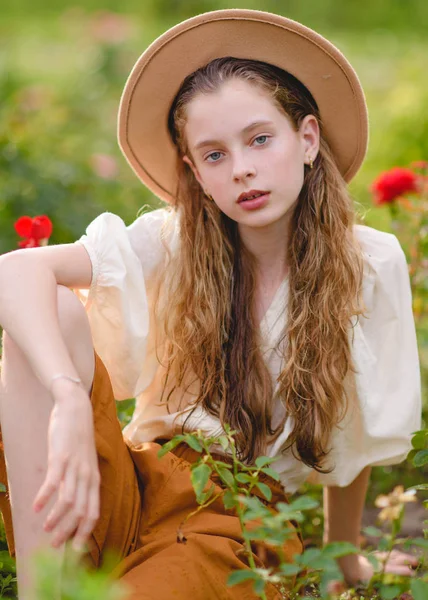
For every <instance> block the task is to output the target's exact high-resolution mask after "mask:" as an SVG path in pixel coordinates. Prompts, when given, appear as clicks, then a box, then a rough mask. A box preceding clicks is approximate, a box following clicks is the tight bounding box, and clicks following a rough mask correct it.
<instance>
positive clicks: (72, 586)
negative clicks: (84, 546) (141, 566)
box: [34, 548, 129, 600]
mask: <svg viewBox="0 0 428 600" xmlns="http://www.w3.org/2000/svg"><path fill="white" fill-rule="evenodd" d="M106 562H107V565H108V566H105V567H103V568H101V569H98V570H97V571H92V570H88V569H87V568H85V567H84V566H83V565H82V564H81V563H80V562H79V555H78V554H77V553H75V552H74V551H73V550H72V549H71V548H67V551H66V555H65V560H64V564H63V565H62V561H61V560H60V559H59V558H58V555H57V554H56V553H54V552H41V553H39V554H38V555H37V557H36V559H35V562H34V567H35V570H34V572H35V573H36V597H35V600H47V599H48V598H55V597H56V593H57V590H58V589H60V590H61V600H125V598H126V596H127V594H128V592H129V588H128V586H126V585H125V584H124V583H123V582H122V581H117V580H113V579H112V578H111V577H110V575H109V570H110V569H111V565H112V564H114V563H115V562H116V560H115V559H113V558H112V557H111V558H110V559H108V560H107V561H106ZM59 581H60V582H61V583H60V584H59V583H58V582H59ZM59 586H60V588H59Z"/></svg>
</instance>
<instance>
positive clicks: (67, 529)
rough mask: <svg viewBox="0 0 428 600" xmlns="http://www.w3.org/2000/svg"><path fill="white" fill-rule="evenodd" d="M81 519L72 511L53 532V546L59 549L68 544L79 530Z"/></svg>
mask: <svg viewBox="0 0 428 600" xmlns="http://www.w3.org/2000/svg"><path fill="white" fill-rule="evenodd" d="M78 523H79V517H78V516H77V515H76V513H75V511H74V510H70V511H69V512H68V513H67V514H66V515H64V517H63V518H62V519H61V521H60V522H59V523H58V525H57V526H56V527H55V529H54V530H53V532H52V538H51V546H53V547H54V548H59V547H60V546H62V544H64V543H65V542H67V541H68V540H69V539H70V538H71V536H72V535H73V533H74V532H75V531H76V529H77V525H78Z"/></svg>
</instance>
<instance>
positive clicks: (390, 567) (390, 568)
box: [385, 563, 415, 577]
mask: <svg viewBox="0 0 428 600" xmlns="http://www.w3.org/2000/svg"><path fill="white" fill-rule="evenodd" d="M385 573H394V574H395V575H404V576H405V577H412V575H414V574H415V572H414V570H413V569H411V568H410V567H407V566H406V565H398V564H395V565H394V564H390V563H387V564H386V567H385Z"/></svg>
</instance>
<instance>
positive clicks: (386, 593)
mask: <svg viewBox="0 0 428 600" xmlns="http://www.w3.org/2000/svg"><path fill="white" fill-rule="evenodd" d="M400 592H401V588H400V586H399V585H381V586H380V588H379V594H380V597H381V598H383V599H384V600H393V598H395V597H396V596H398V594H399V593H400Z"/></svg>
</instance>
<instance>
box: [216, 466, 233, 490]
mask: <svg viewBox="0 0 428 600" xmlns="http://www.w3.org/2000/svg"><path fill="white" fill-rule="evenodd" d="M218 472H219V474H220V475H221V477H222V479H224V481H225V483H226V485H228V486H229V487H231V488H233V487H234V486H235V480H234V478H233V475H232V473H231V472H230V471H229V469H226V468H225V467H218Z"/></svg>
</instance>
